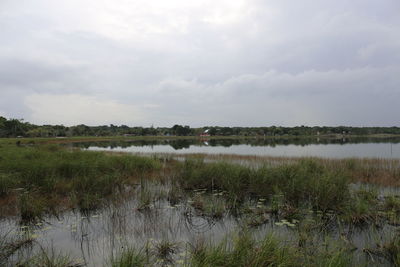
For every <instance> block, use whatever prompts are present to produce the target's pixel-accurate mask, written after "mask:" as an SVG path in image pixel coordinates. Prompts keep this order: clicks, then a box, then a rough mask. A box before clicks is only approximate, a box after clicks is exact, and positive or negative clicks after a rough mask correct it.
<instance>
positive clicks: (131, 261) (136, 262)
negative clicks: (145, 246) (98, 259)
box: [111, 248, 149, 267]
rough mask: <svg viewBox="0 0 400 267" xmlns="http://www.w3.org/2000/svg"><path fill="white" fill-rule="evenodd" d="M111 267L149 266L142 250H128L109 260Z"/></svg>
mask: <svg viewBox="0 0 400 267" xmlns="http://www.w3.org/2000/svg"><path fill="white" fill-rule="evenodd" d="M111 266H112V267H144V266H149V259H148V256H147V255H146V254H145V253H144V252H143V250H137V249H135V248H128V249H125V250H124V251H123V252H121V253H120V254H119V255H118V256H117V257H114V258H113V259H112V260H111Z"/></svg>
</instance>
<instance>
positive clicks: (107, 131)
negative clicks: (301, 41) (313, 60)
mask: <svg viewBox="0 0 400 267" xmlns="http://www.w3.org/2000/svg"><path fill="white" fill-rule="evenodd" d="M206 130H207V134H209V135H211V136H257V135H258V136H318V135H371V134H400V127H395V126H393V127H350V126H337V127H327V126H312V127H310V126H303V125H302V126H296V127H281V126H269V127H219V126H205V127H200V128H191V127H189V126H183V125H178V124H176V125H174V126H172V127H170V128H169V127H157V128H155V127H153V126H151V127H129V126H126V125H120V126H118V125H113V124H110V125H103V126H87V125H84V124H80V125H76V126H71V127H67V126H64V125H34V124H31V123H29V122H25V121H24V120H23V119H6V118H4V117H1V116H0V137H19V136H20V137H70V136H150V135H152V136H154V135H157V136H196V135H200V134H202V133H205V131H206Z"/></svg>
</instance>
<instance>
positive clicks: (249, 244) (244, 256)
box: [190, 233, 301, 267]
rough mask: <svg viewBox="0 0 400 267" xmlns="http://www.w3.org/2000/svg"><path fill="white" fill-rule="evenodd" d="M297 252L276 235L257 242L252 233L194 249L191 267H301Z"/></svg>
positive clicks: (195, 246) (193, 246) (198, 245)
mask: <svg viewBox="0 0 400 267" xmlns="http://www.w3.org/2000/svg"><path fill="white" fill-rule="evenodd" d="M298 259H299V257H298V255H297V254H296V251H295V249H293V248H291V247H290V246H285V245H282V243H281V242H279V241H278V240H277V239H276V238H275V237H273V236H272V235H267V236H266V237H265V238H264V239H263V240H261V241H259V242H256V241H255V240H254V239H253V238H252V237H251V236H250V234H248V233H242V234H239V236H237V237H234V238H233V240H231V241H229V240H228V239H225V240H223V241H222V242H220V243H219V244H217V245H206V244H204V243H203V242H199V243H196V244H194V245H192V251H191V258H190V262H191V265H190V266H199V267H200V266H301V264H300V262H299V261H298Z"/></svg>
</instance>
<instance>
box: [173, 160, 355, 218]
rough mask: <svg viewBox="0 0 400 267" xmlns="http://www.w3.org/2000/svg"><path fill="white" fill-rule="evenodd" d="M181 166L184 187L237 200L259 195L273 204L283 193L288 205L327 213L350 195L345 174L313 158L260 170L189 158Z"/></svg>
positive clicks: (337, 207)
mask: <svg viewBox="0 0 400 267" xmlns="http://www.w3.org/2000/svg"><path fill="white" fill-rule="evenodd" d="M181 168H182V170H181V176H180V177H179V181H180V186H182V187H183V188H185V189H189V190H194V189H198V188H205V189H207V190H208V191H213V190H222V191H226V192H227V194H228V197H229V198H230V199H234V200H238V201H241V200H243V199H245V198H246V197H248V196H256V197H265V198H267V199H270V200H271V203H273V201H274V199H273V196H276V195H281V196H282V197H283V201H284V203H286V204H287V205H290V206H294V207H300V206H304V205H306V204H307V205H309V206H310V207H311V208H313V209H315V210H321V211H324V212H325V211H328V210H336V211H339V210H341V209H342V208H344V206H345V205H346V204H347V202H348V201H349V198H350V191H349V187H348V185H349V179H348V177H347V176H346V174H345V173H343V172H340V171H333V170H330V169H328V168H326V167H324V166H322V165H319V164H317V163H316V162H315V161H312V160H304V161H301V162H299V163H297V164H292V165H283V166H277V167H268V166H265V167H262V168H258V169H254V168H249V167H245V166H240V165H234V164H229V163H223V162H222V163H221V162H218V163H204V162H203V161H192V160H190V161H186V162H185V163H184V164H183V165H182V167H181Z"/></svg>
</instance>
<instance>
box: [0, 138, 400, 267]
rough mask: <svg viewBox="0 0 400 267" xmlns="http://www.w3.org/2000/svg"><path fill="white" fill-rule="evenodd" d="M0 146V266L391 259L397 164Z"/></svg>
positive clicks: (398, 204) (13, 142) (397, 211)
mask: <svg viewBox="0 0 400 267" xmlns="http://www.w3.org/2000/svg"><path fill="white" fill-rule="evenodd" d="M31 141H32V140H29V139H2V140H1V141H0V151H1V153H0V216H1V219H0V225H1V233H0V234H1V235H2V238H1V243H0V265H5V266H14V265H20V266H84V265H88V266H98V265H104V266H399V264H400V258H399V255H400V232H399V230H400V228H399V227H400V191H399V190H398V186H399V185H400V184H399V181H400V180H399V179H400V160H399V159H355V158H354V159H320V158H274V157H252V156H238V155H236V156H235V155H188V156H187V157H186V158H185V159H184V160H176V159H175V158H174V156H173V155H157V156H155V155H150V156H137V155H131V154H125V153H109V152H107V153H106V152H93V151H82V150H80V149H79V148H76V147H73V146H60V145H56V144H46V143H44V144H38V143H33V142H31Z"/></svg>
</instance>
